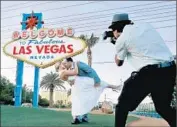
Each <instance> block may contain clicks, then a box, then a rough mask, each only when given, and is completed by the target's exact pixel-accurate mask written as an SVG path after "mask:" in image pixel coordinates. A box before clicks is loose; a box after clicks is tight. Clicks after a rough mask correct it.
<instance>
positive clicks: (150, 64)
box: [104, 14, 176, 127]
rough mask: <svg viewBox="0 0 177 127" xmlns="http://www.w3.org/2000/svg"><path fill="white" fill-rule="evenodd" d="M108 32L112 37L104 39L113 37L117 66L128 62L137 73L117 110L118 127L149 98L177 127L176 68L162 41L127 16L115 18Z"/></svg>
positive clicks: (124, 88) (120, 98) (123, 124)
mask: <svg viewBox="0 0 177 127" xmlns="http://www.w3.org/2000/svg"><path fill="white" fill-rule="evenodd" d="M109 28H110V29H112V34H111V32H105V38H107V37H111V38H112V39H111V40H113V41H112V42H111V43H113V44H115V47H116V52H117V53H116V55H115V63H116V64H117V66H122V65H123V62H124V60H125V58H127V61H128V62H130V63H131V64H132V66H133V67H134V68H135V69H136V72H132V74H131V76H130V77H129V78H128V79H127V80H126V81H125V82H124V87H123V89H122V92H121V94H120V96H119V99H118V100H119V101H118V104H117V106H116V113H115V127H124V126H125V124H126V119H127V115H128V112H129V111H133V110H134V109H136V108H137V106H138V105H139V104H140V103H141V101H142V100H143V99H144V98H145V97H146V96H147V95H148V94H151V96H152V100H153V102H154V105H155V108H156V111H157V112H158V113H159V114H160V115H161V116H162V117H163V118H164V119H165V120H166V121H167V122H168V123H169V125H170V126H171V127H176V119H175V118H176V110H175V109H173V108H172V107H171V106H170V103H171V100H172V93H173V88H174V85H175V77H176V64H175V62H174V58H173V56H172V53H171V52H170V50H169V49H168V47H167V46H166V44H165V42H164V40H163V39H162V37H161V36H160V35H159V33H158V32H157V31H156V30H155V29H154V28H153V27H152V26H151V25H150V24H148V23H140V24H139V23H132V21H131V20H129V17H128V14H116V15H114V17H113V21H112V24H111V26H109ZM108 34H109V35H108ZM105 38H104V39H105Z"/></svg>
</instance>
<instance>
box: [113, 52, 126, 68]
mask: <svg viewBox="0 0 177 127" xmlns="http://www.w3.org/2000/svg"><path fill="white" fill-rule="evenodd" d="M114 60H115V63H116V65H117V66H122V65H123V63H124V61H123V60H119V59H118V58H117V54H116V55H115V58H114Z"/></svg>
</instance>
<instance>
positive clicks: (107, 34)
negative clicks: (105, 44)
mask: <svg viewBox="0 0 177 127" xmlns="http://www.w3.org/2000/svg"><path fill="white" fill-rule="evenodd" d="M108 37H109V38H110V42H111V43H112V44H115V43H116V38H115V37H114V35H113V31H105V32H104V33H103V40H106V39H107V38H108Z"/></svg>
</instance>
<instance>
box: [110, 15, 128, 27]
mask: <svg viewBox="0 0 177 127" xmlns="http://www.w3.org/2000/svg"><path fill="white" fill-rule="evenodd" d="M122 21H130V20H129V17H128V14H126V13H122V14H115V15H114V17H113V19H112V24H111V25H110V26H109V27H108V28H109V29H111V28H113V27H114V25H115V24H117V23H119V22H122Z"/></svg>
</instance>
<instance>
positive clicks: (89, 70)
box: [78, 62, 101, 84]
mask: <svg viewBox="0 0 177 127" xmlns="http://www.w3.org/2000/svg"><path fill="white" fill-rule="evenodd" d="M78 68H79V69H80V70H83V71H84V72H85V73H86V74H87V75H81V76H88V77H90V78H93V79H94V83H95V84H100V82H101V80H100V78H99V76H98V74H97V73H96V71H95V70H94V69H93V68H91V67H90V66H88V65H87V64H85V63H83V62H78Z"/></svg>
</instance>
